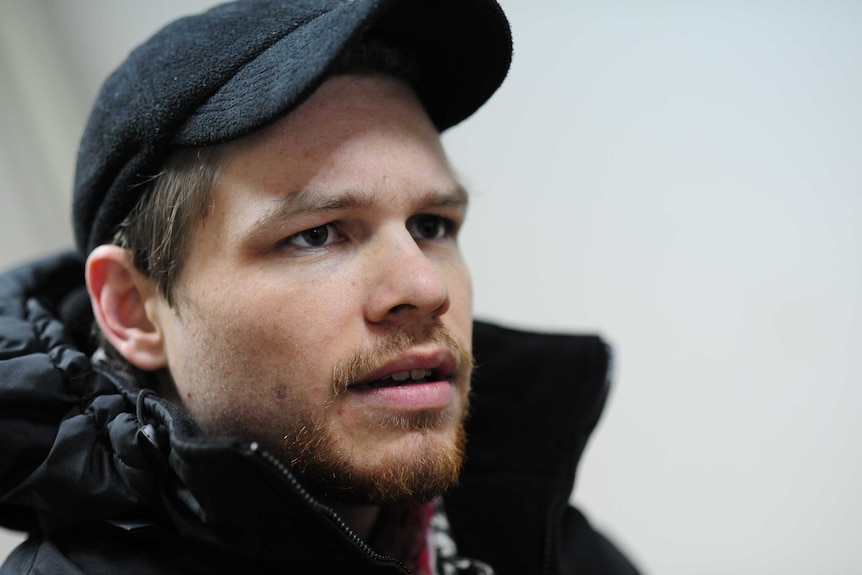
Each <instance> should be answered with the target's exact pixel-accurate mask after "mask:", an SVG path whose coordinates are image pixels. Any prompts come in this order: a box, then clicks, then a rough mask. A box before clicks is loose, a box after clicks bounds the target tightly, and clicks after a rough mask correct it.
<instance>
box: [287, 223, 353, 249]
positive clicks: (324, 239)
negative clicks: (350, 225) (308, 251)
mask: <svg viewBox="0 0 862 575" xmlns="http://www.w3.org/2000/svg"><path fill="white" fill-rule="evenodd" d="M340 238H341V235H340V234H339V233H338V230H337V229H336V228H335V226H334V225H333V224H326V225H325V226H317V227H316V228H309V229H307V230H304V231H301V232H299V233H298V234H293V235H292V236H290V237H289V238H287V240H285V243H289V244H290V245H292V246H297V247H301V248H321V247H324V246H327V245H329V244H331V243H334V242H336V241H338V240H339V239H340Z"/></svg>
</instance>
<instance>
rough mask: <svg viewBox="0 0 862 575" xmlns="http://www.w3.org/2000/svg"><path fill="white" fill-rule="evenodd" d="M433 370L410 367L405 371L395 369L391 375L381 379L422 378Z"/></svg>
mask: <svg viewBox="0 0 862 575" xmlns="http://www.w3.org/2000/svg"><path fill="white" fill-rule="evenodd" d="M432 373H434V372H433V370H430V369H410V370H407V371H397V372H395V373H393V374H392V375H387V376H386V377H384V378H383V379H388V378H390V377H391V378H392V379H394V380H395V381H407V380H408V379H424V378H426V377H428V376H430V375H431V374H432Z"/></svg>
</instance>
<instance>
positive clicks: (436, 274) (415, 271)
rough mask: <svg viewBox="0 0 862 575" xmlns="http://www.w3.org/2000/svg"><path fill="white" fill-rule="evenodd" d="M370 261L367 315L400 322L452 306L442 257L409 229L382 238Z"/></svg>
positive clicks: (378, 320) (438, 313)
mask: <svg viewBox="0 0 862 575" xmlns="http://www.w3.org/2000/svg"><path fill="white" fill-rule="evenodd" d="M372 253H373V257H372V258H371V261H369V262H368V265H369V266H370V267H371V268H372V269H371V271H370V272H369V274H368V276H367V277H369V280H370V281H369V285H368V300H367V302H368V303H367V309H366V317H367V319H368V321H371V322H373V323H386V322H392V323H400V322H406V321H411V320H421V319H426V318H428V317H438V316H441V315H443V314H444V313H446V311H447V310H448V309H449V288H448V285H447V283H446V279H445V277H444V274H443V273H442V269H441V265H445V264H443V263H442V262H440V261H436V262H435V261H434V259H433V256H431V257H429V254H426V253H425V252H424V251H423V250H422V248H421V247H420V246H419V245H418V244H417V243H416V240H415V239H414V238H413V237H412V236H411V235H410V233H409V232H408V231H407V230H406V229H402V230H399V231H397V232H394V233H391V234H388V235H387V236H386V237H383V238H379V239H378V241H377V245H375V246H374V247H373V248H372Z"/></svg>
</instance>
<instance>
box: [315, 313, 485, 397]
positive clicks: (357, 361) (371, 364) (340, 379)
mask: <svg viewBox="0 0 862 575" xmlns="http://www.w3.org/2000/svg"><path fill="white" fill-rule="evenodd" d="M427 342H432V343H436V344H437V345H440V346H443V347H446V348H448V349H449V350H451V351H452V352H453V353H455V355H456V356H457V358H458V366H457V368H456V374H455V375H456V378H457V379H459V380H461V379H463V377H464V376H465V375H466V374H469V373H470V372H472V371H473V356H472V355H471V354H470V352H469V351H467V348H466V347H465V346H464V345H463V344H461V343H460V342H459V341H458V340H457V339H456V338H455V337H454V336H453V335H452V333H451V332H450V331H449V329H448V328H447V327H446V326H444V325H442V324H438V323H432V324H428V325H426V326H424V327H423V329H422V330H421V332H419V333H416V331H415V330H407V329H404V328H397V329H395V330H394V331H391V332H389V333H387V334H385V335H382V336H380V337H379V339H378V340H377V341H376V342H375V345H374V348H373V349H371V350H366V351H361V352H357V353H355V354H353V355H352V356H350V357H348V358H347V359H345V360H343V361H340V362H339V363H338V364H337V365H336V366H335V367H334V368H333V370H332V382H333V386H332V390H333V392H332V393H333V396H337V395H340V394H342V393H345V392H346V391H347V389H348V388H349V387H350V386H352V385H354V384H356V383H357V382H360V381H363V380H366V379H368V378H369V377H371V376H372V375H373V374H374V373H376V372H377V371H379V370H380V369H381V368H382V367H383V366H384V365H386V364H387V363H388V362H390V361H392V359H394V358H395V357H397V356H398V355H400V354H403V353H407V352H408V351H410V350H411V349H412V348H414V347H416V345H417V344H420V343H427Z"/></svg>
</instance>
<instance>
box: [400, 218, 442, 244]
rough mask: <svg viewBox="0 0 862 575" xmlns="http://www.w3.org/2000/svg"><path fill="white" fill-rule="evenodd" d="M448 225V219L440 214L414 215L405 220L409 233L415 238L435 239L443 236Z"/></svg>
mask: <svg viewBox="0 0 862 575" xmlns="http://www.w3.org/2000/svg"><path fill="white" fill-rule="evenodd" d="M450 227H451V226H450V223H449V220H447V219H446V218H441V217H440V216H416V217H415V218H412V219H411V220H410V221H408V222H407V229H408V230H409V231H410V235H411V236H413V237H414V238H415V239H417V240H436V239H439V238H442V237H445V236H446V234H447V233H448V232H449V229H450Z"/></svg>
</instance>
